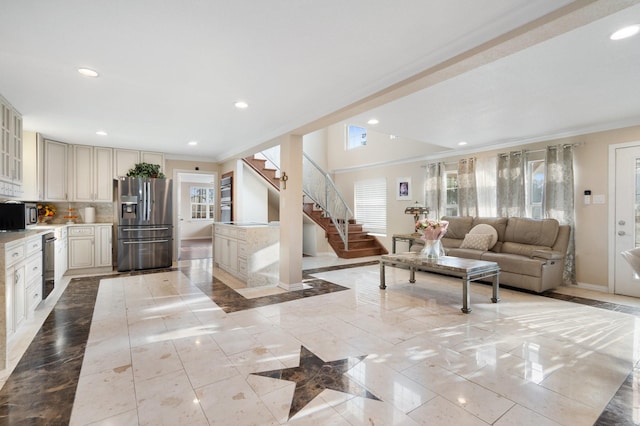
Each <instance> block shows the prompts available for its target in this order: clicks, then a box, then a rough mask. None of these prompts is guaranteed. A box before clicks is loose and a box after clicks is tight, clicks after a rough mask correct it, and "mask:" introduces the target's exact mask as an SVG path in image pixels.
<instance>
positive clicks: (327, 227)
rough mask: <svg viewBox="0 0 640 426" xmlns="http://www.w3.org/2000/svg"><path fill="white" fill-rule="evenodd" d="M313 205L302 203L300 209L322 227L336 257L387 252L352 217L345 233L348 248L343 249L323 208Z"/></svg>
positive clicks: (340, 240) (352, 256) (355, 256)
mask: <svg viewBox="0 0 640 426" xmlns="http://www.w3.org/2000/svg"><path fill="white" fill-rule="evenodd" d="M314 207H315V204H314V203H303V206H302V209H303V211H304V212H305V213H306V214H307V216H308V217H309V218H310V219H311V220H313V221H314V222H315V223H317V224H318V225H320V226H321V227H322V229H324V231H325V237H326V238H327V241H328V242H329V245H330V246H331V248H332V249H333V251H334V252H336V254H337V255H338V257H341V258H343V259H354V258H357V257H366V256H378V255H381V254H387V253H389V252H388V251H387V249H385V248H384V246H383V245H382V244H381V243H380V241H378V239H377V238H376V237H374V236H373V235H369V234H368V233H367V232H365V231H363V230H362V225H359V224H357V223H356V222H355V221H354V220H353V219H352V220H349V233H348V234H347V236H348V247H349V249H348V250H345V248H344V242H343V241H342V238H341V237H340V234H339V233H338V230H337V229H336V227H335V225H334V224H333V223H332V221H331V219H329V218H328V217H325V215H324V211H323V210H317V209H315V208H314Z"/></svg>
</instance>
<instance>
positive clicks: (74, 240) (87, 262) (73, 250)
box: [68, 225, 95, 269]
mask: <svg viewBox="0 0 640 426" xmlns="http://www.w3.org/2000/svg"><path fill="white" fill-rule="evenodd" d="M94 232H95V228H94V227H93V226H92V225H86V226H70V227H69V231H68V244H69V269H78V268H93V265H94V258H95V256H94V252H95V250H94V245H95V235H94Z"/></svg>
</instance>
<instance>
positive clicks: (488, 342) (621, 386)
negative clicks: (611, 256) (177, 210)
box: [0, 260, 640, 425]
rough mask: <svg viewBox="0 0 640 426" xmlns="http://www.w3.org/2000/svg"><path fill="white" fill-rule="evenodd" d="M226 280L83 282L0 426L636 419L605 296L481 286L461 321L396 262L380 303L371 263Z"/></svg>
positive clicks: (431, 282) (636, 337) (444, 299)
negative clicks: (301, 275)
mask: <svg viewBox="0 0 640 426" xmlns="http://www.w3.org/2000/svg"><path fill="white" fill-rule="evenodd" d="M306 266H307V265H305V267H306ZM212 276H213V277H214V278H213V279H212V278H211V277H212ZM221 276H222V274H221V273H220V271H218V270H217V269H215V270H214V269H213V268H212V266H211V262H210V260H209V261H207V260H199V261H193V262H190V263H188V264H187V263H181V264H180V265H179V266H178V267H177V268H173V269H172V270H166V271H163V272H158V273H152V274H134V275H128V274H122V275H116V276H106V277H86V278H85V277H83V278H74V279H73V280H71V281H70V282H69V285H68V287H67V290H66V291H65V292H64V293H63V294H62V295H60V300H59V301H58V302H57V303H56V304H55V307H53V310H52V313H51V314H50V315H49V317H48V318H47V319H46V321H44V325H43V326H42V328H41V329H40V330H39V331H38V333H37V335H36V338H35V339H34V341H33V343H32V344H31V345H30V346H29V347H28V349H27V351H26V352H25V355H24V356H23V357H22V359H21V360H20V361H19V363H18V365H17V366H16V368H15V370H14V372H13V373H12V374H11V376H9V377H8V379H7V382H6V384H5V386H4V387H3V389H2V391H1V392H0V401H2V404H1V406H0V419H1V420H0V422H1V423H3V424H14V423H15V424H19V423H24V424H67V423H70V424H76V425H85V424H114V425H137V424H152V425H159V424H238V425H245V424H247V425H248V424H256V425H263V424H267V425H268V424H274V425H275V424H289V423H290V424H336V425H342V424H344V425H349V424H351V425H360V424H362V425H364V424H367V425H369V424H376V425H391V424H434V425H438V424H446V425H449V424H470V425H475V424H477V425H483V424H495V425H512V424H525V425H526V424H536V425H539V424H542V425H546V424H548V425H555V424H567V425H569V424H571V425H583V424H584V425H590V424H594V423H595V424H635V423H634V419H637V418H638V414H637V411H635V410H638V404H637V403H634V401H637V400H638V399H639V398H638V390H637V383H638V379H637V377H640V375H639V374H638V373H637V371H636V368H635V367H636V366H637V361H638V358H640V350H638V346H639V345H638V343H639V342H640V333H638V327H639V326H640V324H637V323H638V321H637V317H636V316H635V315H634V314H632V313H627V312H620V311H616V310H611V309H610V308H611V307H612V304H611V303H610V302H607V303H608V304H607V305H606V306H599V307H594V306H589V305H585V304H582V303H576V300H577V299H575V298H576V297H581V296H579V294H578V293H579V292H575V294H569V296H571V297H570V298H569V300H559V299H556V298H553V297H541V296H536V295H532V294H527V293H522V292H518V291H513V290H509V289H502V290H501V298H502V300H501V302H500V303H498V304H493V303H491V302H490V300H489V299H490V297H491V287H490V286H488V285H484V284H473V285H472V306H473V312H471V313H470V314H469V315H465V314H463V313H461V312H460V303H461V294H460V286H459V283H458V281H457V280H455V279H452V278H447V277H442V276H438V275H433V274H427V273H421V272H420V273H417V274H416V278H417V282H416V284H415V285H410V284H409V283H408V282H407V271H406V270H401V269H396V268H387V285H388V288H387V290H385V291H383V290H380V289H378V279H379V269H378V266H377V264H375V262H374V263H371V262H364V263H362V264H355V265H353V264H352V265H344V264H337V263H333V264H332V265H331V266H330V267H328V268H323V267H322V266H321V265H313V267H312V268H308V270H307V274H306V275H305V280H306V282H307V285H308V288H307V289H305V290H303V291H302V292H300V294H299V295H297V296H296V297H292V296H291V295H290V293H289V295H285V296H283V295H281V294H280V295H279V294H275V295H274V294H267V295H258V296H256V297H252V298H251V299H247V298H245V297H238V296H237V295H239V293H237V292H236V291H234V290H233V289H231V288H230V287H229V286H226V285H225V284H224V282H223V279H222V278H221ZM304 292H306V293H304ZM292 293H298V292H292ZM558 293H560V292H558ZM239 296H241V295H239ZM565 296H566V295H565ZM92 298H94V300H95V302H93V301H92ZM583 299H587V300H593V299H589V298H587V297H583ZM613 305H615V303H614V304H613ZM90 311H92V314H91V312H90ZM89 326H90V330H89ZM54 333H58V334H57V335H56V334H54ZM87 335H88V337H87ZM38 353H40V355H37V354H38ZM42 354H44V355H42ZM42 356H44V358H42ZM21 364H23V365H21ZM80 365H81V369H80V370H79V368H80ZM54 373H55V374H57V375H58V376H57V377H54V376H55V374H54ZM74 375H75V377H74ZM43 377H46V378H43ZM76 386H77V388H76ZM634 388H635V389H634ZM73 395H75V397H73ZM36 396H37V397H36ZM636 421H637V420H636Z"/></svg>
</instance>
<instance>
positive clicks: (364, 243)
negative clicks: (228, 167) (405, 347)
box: [244, 157, 388, 259]
mask: <svg viewBox="0 0 640 426" xmlns="http://www.w3.org/2000/svg"><path fill="white" fill-rule="evenodd" d="M244 161H245V163H246V164H248V165H249V166H250V167H251V168H253V169H254V170H255V171H256V172H257V173H258V174H260V175H261V176H262V177H263V178H264V179H265V180H267V181H268V182H269V183H271V185H273V186H274V187H275V188H276V189H278V190H279V189H280V179H279V178H277V177H275V172H276V171H277V170H275V169H272V168H267V167H265V164H266V163H267V160H265V159H261V158H253V157H247V158H244ZM302 210H303V211H304V213H305V214H306V215H307V216H308V217H309V218H310V219H311V220H313V221H314V222H315V223H316V224H318V226H320V227H321V228H322V229H324V231H325V237H326V238H327V241H328V242H329V245H330V246H331V248H332V249H333V250H334V251H335V252H336V255H338V257H341V258H343V259H353V258H358V257H367V256H377V255H382V254H387V253H388V251H387V249H385V248H384V246H383V245H382V244H381V243H380V241H378V239H377V238H376V237H375V236H373V235H370V234H369V233H368V232H366V231H364V230H363V229H362V225H361V224H358V223H357V222H356V221H355V220H354V219H349V220H348V223H349V228H348V241H347V243H348V247H349V249H348V250H345V249H344V242H343V241H342V238H341V237H340V234H339V232H338V229H337V228H336V226H335V225H334V224H333V221H332V220H331V218H329V217H326V216H325V215H324V211H323V210H322V209H316V207H315V203H303V205H302ZM340 223H342V222H340Z"/></svg>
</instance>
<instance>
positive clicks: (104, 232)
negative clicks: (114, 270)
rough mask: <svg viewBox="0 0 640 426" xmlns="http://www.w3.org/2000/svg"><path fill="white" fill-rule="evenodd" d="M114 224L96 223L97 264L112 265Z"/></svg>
mask: <svg viewBox="0 0 640 426" xmlns="http://www.w3.org/2000/svg"><path fill="white" fill-rule="evenodd" d="M112 230H113V227H112V225H96V226H95V235H96V241H95V266H96V267H106V266H112V264H113V261H112V254H111V253H112V250H111V246H112V244H111V236H112Z"/></svg>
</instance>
